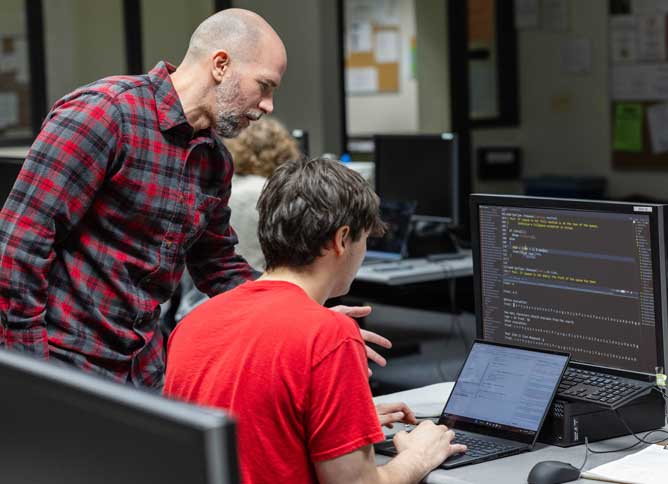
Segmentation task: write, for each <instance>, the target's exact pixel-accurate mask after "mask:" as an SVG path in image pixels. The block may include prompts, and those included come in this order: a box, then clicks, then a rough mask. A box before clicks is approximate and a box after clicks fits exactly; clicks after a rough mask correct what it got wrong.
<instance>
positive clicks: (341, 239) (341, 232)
mask: <svg viewBox="0 0 668 484" xmlns="http://www.w3.org/2000/svg"><path fill="white" fill-rule="evenodd" d="M349 236H350V227H348V226H347V225H344V226H343V227H339V228H338V229H337V231H336V233H335V234H334V247H333V249H334V252H335V253H336V255H342V254H343V253H344V252H345V251H346V249H347V248H348V246H349V244H350V240H349Z"/></svg>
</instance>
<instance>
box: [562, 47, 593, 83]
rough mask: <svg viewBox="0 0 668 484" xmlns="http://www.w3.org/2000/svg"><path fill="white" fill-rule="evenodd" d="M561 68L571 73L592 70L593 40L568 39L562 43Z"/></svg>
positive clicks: (582, 72) (583, 72)
mask: <svg viewBox="0 0 668 484" xmlns="http://www.w3.org/2000/svg"><path fill="white" fill-rule="evenodd" d="M561 70H562V71H563V72H567V73H569V74H586V73H588V72H589V71H591V41H590V40H589V39H566V40H564V41H563V42H562V44H561Z"/></svg>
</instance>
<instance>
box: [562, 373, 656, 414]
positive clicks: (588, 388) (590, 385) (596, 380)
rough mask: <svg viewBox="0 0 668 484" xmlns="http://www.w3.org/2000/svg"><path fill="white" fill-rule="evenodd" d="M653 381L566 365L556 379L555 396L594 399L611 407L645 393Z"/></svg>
mask: <svg viewBox="0 0 668 484" xmlns="http://www.w3.org/2000/svg"><path fill="white" fill-rule="evenodd" d="M653 385H654V384H653V383H650V382H644V381H638V380H631V379H630V378H624V377H621V376H616V375H608V374H605V373H598V372H596V371H589V370H582V369H580V368H572V367H569V368H568V369H567V370H566V372H565V373H564V376H563V378H562V379H561V383H559V389H558V393H557V398H565V399H567V400H580V401H583V402H589V403H595V404H597V405H602V406H604V407H607V408H609V409H611V410H614V409H616V408H619V407H621V406H622V405H625V404H626V403H629V402H630V401H631V400H635V399H636V398H638V397H639V396H642V395H644V394H645V393H648V392H649V391H651V389H652V386H653Z"/></svg>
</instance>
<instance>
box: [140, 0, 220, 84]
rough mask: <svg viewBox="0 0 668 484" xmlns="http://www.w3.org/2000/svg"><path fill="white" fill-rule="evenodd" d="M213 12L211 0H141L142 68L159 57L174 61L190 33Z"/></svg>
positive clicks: (153, 62)
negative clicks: (185, 0)
mask: <svg viewBox="0 0 668 484" xmlns="http://www.w3.org/2000/svg"><path fill="white" fill-rule="evenodd" d="M213 13H214V6H213V0H188V1H187V2H184V1H183V0H141V20H142V44H143V49H144V50H143V55H144V71H147V72H148V71H149V70H150V69H152V68H153V66H155V65H156V64H157V63H158V61H160V60H166V61H169V62H171V63H172V64H174V65H178V64H179V62H181V59H183V56H184V55H185V53H186V50H187V49H188V43H189V42H190V36H191V35H192V33H193V32H194V31H195V29H196V28H197V26H198V25H199V24H200V22H202V20H204V19H205V18H207V17H208V16H209V15H211V14H213Z"/></svg>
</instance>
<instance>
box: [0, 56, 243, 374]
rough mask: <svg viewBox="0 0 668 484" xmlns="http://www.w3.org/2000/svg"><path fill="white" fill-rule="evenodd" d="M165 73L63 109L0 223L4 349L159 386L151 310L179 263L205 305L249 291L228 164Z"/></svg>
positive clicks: (50, 121)
mask: <svg viewBox="0 0 668 484" xmlns="http://www.w3.org/2000/svg"><path fill="white" fill-rule="evenodd" d="M173 69H174V68H173V67H171V66H169V65H167V64H165V63H163V62H161V63H159V64H158V65H157V66H156V67H155V68H154V69H153V70H152V71H150V72H149V73H148V74H147V75H142V76H117V77H110V78H106V79H102V80H100V81H97V82H94V83H92V84H90V85H87V86H84V87H82V88H80V89H78V90H76V91H75V92H73V93H71V94H69V95H67V96H65V97H64V98H62V99H61V100H59V101H58V102H57V103H56V104H55V105H54V107H53V109H52V110H51V112H50V113H49V114H48V116H47V118H46V120H45V121H44V124H43V126H42V131H41V132H40V133H39V135H38V137H37V139H36V140H35V142H34V144H33V145H32V147H31V149H30V152H29V154H28V157H27V158H26V160H25V163H24V164H23V168H22V170H21V172H20V174H19V177H18V179H17V181H16V184H15V185H14V188H13V189H12V191H11V194H10V195H9V198H8V200H7V202H6V203H5V206H4V208H3V209H2V212H0V272H1V276H0V318H1V319H2V325H1V326H2V327H1V328H0V346H1V345H2V344H3V341H4V345H5V346H6V347H7V348H10V349H16V350H22V351H30V352H33V353H36V354H37V355H39V356H41V357H43V358H49V357H50V358H56V359H58V360H62V361H66V362H68V363H71V364H74V365H76V366H78V367H80V368H83V369H85V370H91V371H94V372H98V373H101V374H103V375H106V376H108V377H111V378H113V379H115V380H117V381H121V382H127V381H131V382H132V383H134V384H137V385H144V386H149V387H160V386H161V385H162V381H163V373H164V356H163V340H162V335H161V332H160V330H159V328H158V318H159V314H160V308H159V304H160V303H162V302H164V301H166V300H167V299H168V298H169V297H170V296H171V294H172V292H173V291H174V289H175V287H176V285H177V284H178V282H179V280H180V278H181V274H182V272H183V269H184V264H187V266H188V269H189V271H190V273H191V274H192V276H193V279H194V280H195V282H196V284H197V286H198V287H199V288H200V289H201V290H202V291H204V292H205V293H207V294H209V295H214V294H217V293H219V292H222V291H224V290H226V289H229V288H230V287H232V286H234V285H236V284H238V283H240V282H243V281H244V280H247V279H251V278H253V277H254V276H255V273H254V272H253V270H252V269H251V268H250V267H249V266H248V264H247V263H246V262H245V261H244V259H243V258H241V257H240V256H237V255H236V254H235V253H234V244H236V242H237V239H236V235H235V233H234V231H233V230H232V229H231V228H230V226H229V224H228V223H229V217H230V211H229V209H228V207H227V201H228V198H229V195H230V188H231V177H232V171H233V168H232V163H231V158H230V155H229V153H228V151H227V150H226V149H225V148H224V146H223V144H222V142H221V141H220V139H219V138H218V137H217V136H216V135H215V134H214V133H213V132H212V131H210V130H207V131H200V132H196V133H194V132H193V129H192V127H191V126H190V125H189V124H188V123H187V121H186V118H185V114H184V112H183V107H182V106H181V103H180V101H179V98H178V96H177V94H176V91H175V90H174V87H173V85H172V83H171V79H170V77H169V73H170V72H172V71H173Z"/></svg>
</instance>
